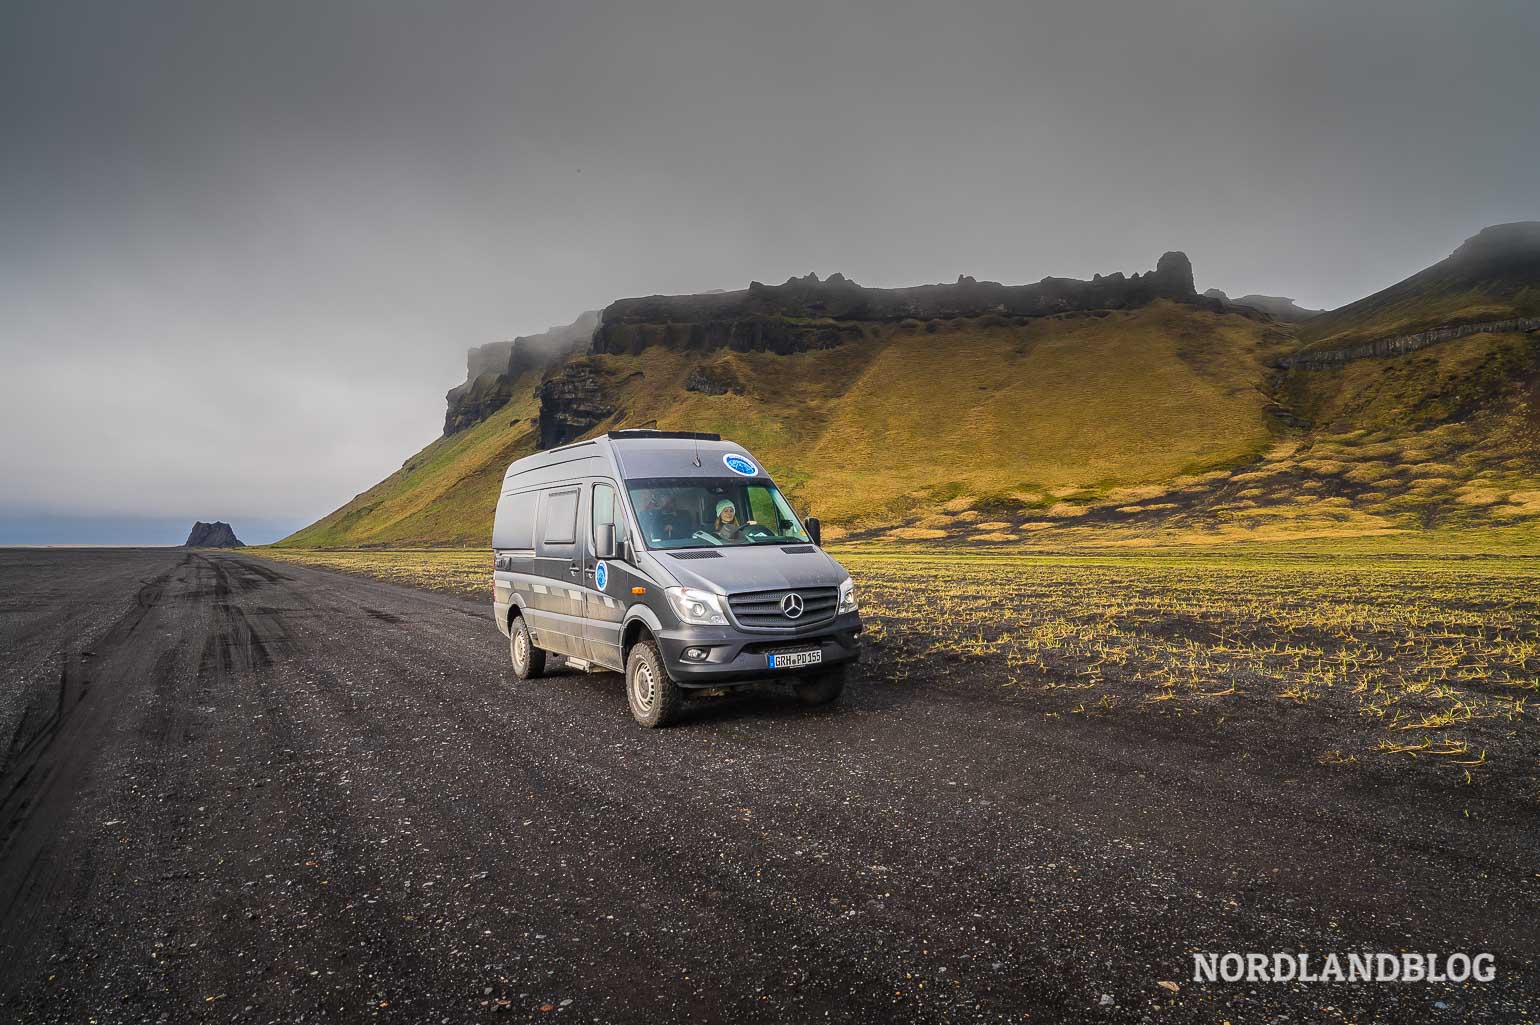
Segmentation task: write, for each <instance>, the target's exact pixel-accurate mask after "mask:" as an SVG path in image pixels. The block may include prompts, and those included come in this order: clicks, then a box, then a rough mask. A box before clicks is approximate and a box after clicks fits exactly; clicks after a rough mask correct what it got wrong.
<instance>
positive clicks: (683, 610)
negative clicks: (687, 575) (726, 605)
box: [663, 587, 727, 626]
mask: <svg viewBox="0 0 1540 1025" xmlns="http://www.w3.org/2000/svg"><path fill="white" fill-rule="evenodd" d="M663 593H664V594H666V595H668V603H669V604H670V605H672V606H673V607H674V612H675V613H677V614H678V616H679V619H680V621H681V622H685V623H692V624H694V625H695V626H726V625H727V616H726V615H725V614H724V613H723V612H722V599H721V598H719V597H717V596H716V595H714V594H712V593H711V592H710V591H697V590H696V589H695V588H693V587H665V588H664V589H663Z"/></svg>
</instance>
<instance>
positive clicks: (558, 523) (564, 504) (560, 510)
mask: <svg viewBox="0 0 1540 1025" xmlns="http://www.w3.org/2000/svg"><path fill="white" fill-rule="evenodd" d="M577 510H578V492H577V489H576V488H573V489H571V490H569V491H552V492H551V493H550V494H548V495H546V496H545V532H544V533H543V534H542V535H541V540H543V541H544V542H545V543H546V544H548V545H570V544H572V543H573V542H575V541H576V540H577Z"/></svg>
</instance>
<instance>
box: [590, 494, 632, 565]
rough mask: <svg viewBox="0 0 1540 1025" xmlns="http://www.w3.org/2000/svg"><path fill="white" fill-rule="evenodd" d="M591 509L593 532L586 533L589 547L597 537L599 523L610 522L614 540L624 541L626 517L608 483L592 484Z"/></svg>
mask: <svg viewBox="0 0 1540 1025" xmlns="http://www.w3.org/2000/svg"><path fill="white" fill-rule="evenodd" d="M593 510H594V515H593V520H594V526H593V532H592V533H590V534H589V535H588V544H589V548H590V549H592V548H593V545H594V542H595V541H596V540H597V539H598V537H599V525H600V524H601V523H610V524H613V525H614V527H615V540H616V541H624V540H625V539H626V517H625V513H624V512H622V511H621V509H620V508H619V507H618V505H617V503H616V501H615V489H614V488H612V487H610V486H609V485H608V484H595V485H594V505H593Z"/></svg>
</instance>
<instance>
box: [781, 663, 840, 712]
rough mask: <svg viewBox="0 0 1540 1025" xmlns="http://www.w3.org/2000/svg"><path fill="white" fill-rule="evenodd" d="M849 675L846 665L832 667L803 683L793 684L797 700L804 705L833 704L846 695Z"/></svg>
mask: <svg viewBox="0 0 1540 1025" xmlns="http://www.w3.org/2000/svg"><path fill="white" fill-rule="evenodd" d="M847 673H848V669H847V667H846V666H844V665H837V666H831V667H829V668H828V669H825V670H824V671H823V672H821V673H818V674H817V675H814V676H809V677H808V678H807V679H806V680H804V681H802V682H799V683H795V684H792V690H793V691H795V692H796V695H797V700H798V701H800V702H802V703H803V704H804V705H829V704H833V703H834V702H836V701H838V700H839V699H840V695H841V694H843V693H845V677H846V675H847Z"/></svg>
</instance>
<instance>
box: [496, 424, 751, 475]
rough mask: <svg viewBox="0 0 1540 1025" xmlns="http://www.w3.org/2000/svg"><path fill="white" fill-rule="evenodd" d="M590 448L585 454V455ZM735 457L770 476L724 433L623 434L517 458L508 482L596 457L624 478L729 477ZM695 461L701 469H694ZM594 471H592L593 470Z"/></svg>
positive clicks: (624, 431) (662, 432) (509, 473)
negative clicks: (561, 465)
mask: <svg viewBox="0 0 1540 1025" xmlns="http://www.w3.org/2000/svg"><path fill="white" fill-rule="evenodd" d="M585 450H586V451H585ZM729 456H737V457H739V458H740V459H747V460H748V461H749V462H750V463H753V464H754V468H755V470H756V471H758V472H757V474H754V475H743V474H739V475H740V476H745V479H747V477H748V476H759V477H766V476H769V475H768V474H767V473H765V471H764V468H763V467H761V466H760V465H759V463H758V461H757V460H755V459H754V457H753V456H752V455H750V454H749V453H748V452H747V450H745V449H744V447H743V446H742V445H739V444H737V443H736V442H732V441H723V440H722V437H721V435H718V434H705V433H698V432H694V431H650V430H629V431H628V430H621V431H610V432H609V433H608V434H605V435H601V436H600V437H597V438H590V439H589V440H587V441H579V442H574V443H573V444H570V445H562V446H560V447H559V448H551V449H546V450H545V451H544V452H536V453H534V454H533V455H528V456H525V457H524V458H523V459H519V460H516V461H515V462H514V463H513V465H512V466H509V467H508V472H507V474H506V475H505V476H504V479H505V480H506V479H508V478H509V477H513V476H514V475H516V474H524V473H527V472H529V471H531V470H537V469H542V468H554V467H556V466H557V465H559V464H562V463H570V462H572V461H573V460H581V459H585V458H598V459H601V460H604V461H605V462H608V463H610V464H611V465H612V466H613V467H614V468H615V472H616V474H617V476H619V477H620V478H622V479H637V478H646V477H731V476H733V475H734V473H735V472H736V471H733V470H729V469H728V467H727V464H726V460H727V457H729ZM697 462H699V463H700V465H699V466H697V465H695V464H696V463H697ZM590 472H591V471H590Z"/></svg>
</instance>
